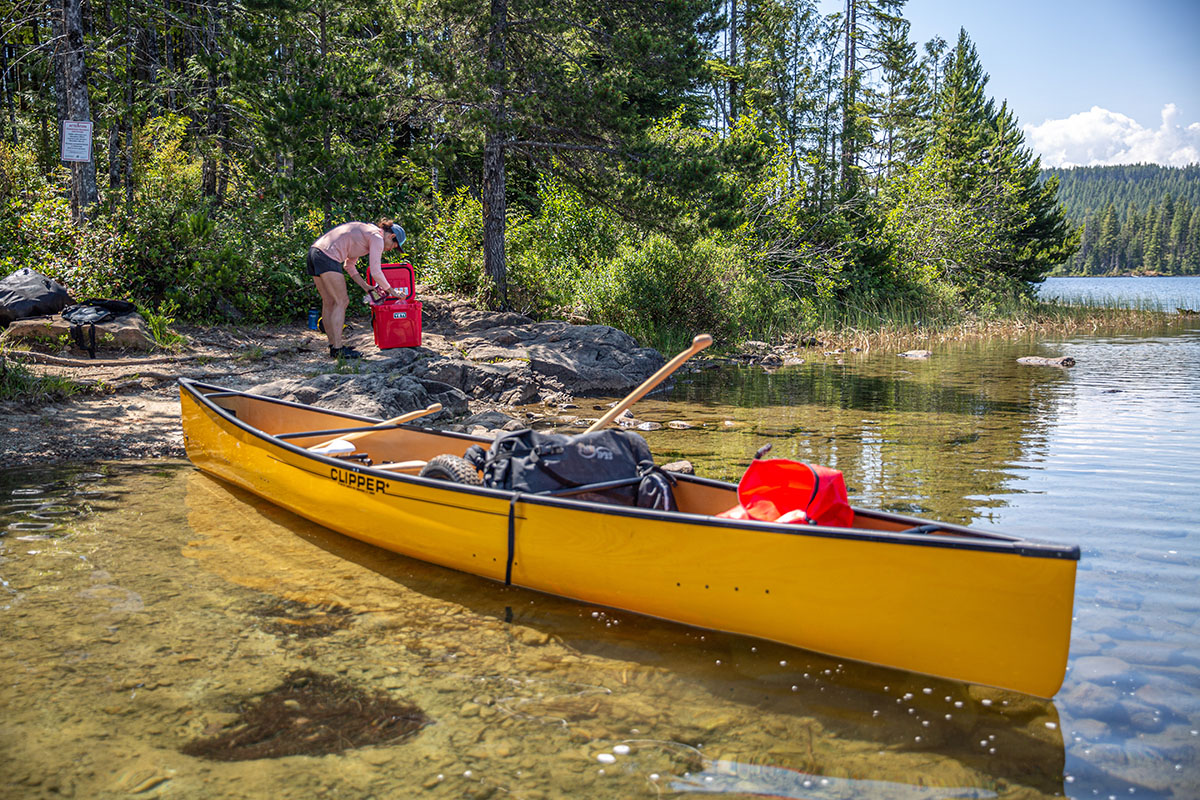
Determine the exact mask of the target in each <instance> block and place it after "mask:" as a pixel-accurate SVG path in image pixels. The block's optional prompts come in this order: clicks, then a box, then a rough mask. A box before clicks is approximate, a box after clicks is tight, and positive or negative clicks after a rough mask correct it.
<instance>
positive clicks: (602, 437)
mask: <svg viewBox="0 0 1200 800" xmlns="http://www.w3.org/2000/svg"><path fill="white" fill-rule="evenodd" d="M465 457H466V459H467V460H468V461H470V462H472V463H473V464H475V466H476V467H477V468H478V469H480V470H482V471H483V485H484V486H487V487H490V488H493V489H509V490H513V491H518V492H527V493H530V494H541V493H561V492H562V490H569V489H575V488H579V487H587V486H592V485H594V484H605V483H612V482H617V481H626V483H625V484H624V485H618V486H613V487H610V488H599V487H598V488H597V489H596V490H595V491H584V492H579V493H574V492H571V493H570V496H571V497H575V498H578V499H581V500H594V501H598V502H602V503H619V504H621V505H627V506H633V505H646V506H650V507H655V508H669V509H671V510H674V505H675V503H674V498H673V497H671V496H670V495H671V492H670V485H671V481H670V478H669V477H667V476H665V475H664V473H662V471H661V470H659V469H658V467H656V466H655V465H654V458H653V456H651V454H650V447H649V445H647V444H646V440H645V439H643V438H642V437H641V436H640V435H638V434H636V433H634V432H633V431H621V430H604V431H594V432H592V433H582V434H579V435H576V436H564V435H563V434H559V433H541V432H538V431H533V430H520V431H512V432H510V433H502V434H500V435H499V436H497V437H496V440H495V441H494V442H493V443H492V446H491V449H489V450H487V451H485V450H484V449H483V448H482V447H480V446H479V445H474V446H472V447H471V448H469V449H468V450H467V452H466V454H465ZM648 480H650V481H652V484H653V485H652V486H651V485H647V486H646V487H645V489H643V488H642V485H643V484H646V482H647V481H648ZM640 497H644V498H645V500H643V501H641V502H639V498H640Z"/></svg>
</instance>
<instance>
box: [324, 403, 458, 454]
mask: <svg viewBox="0 0 1200 800" xmlns="http://www.w3.org/2000/svg"><path fill="white" fill-rule="evenodd" d="M441 410H442V404H441V403H434V404H433V405H431V406H428V407H427V408H418V409H417V410H416V411H409V412H408V413H407V414H401V415H400V416H398V417H392V418H391V419H386V420H384V421H383V422H380V423H377V424H375V425H373V426H372V427H374V428H383V427H386V426H388V425H399V424H400V423H401V422H411V421H412V420H414V419H417V418H418V417H423V416H425V415H426V414H436V413H437V412H439V411H441ZM368 433H374V431H359V432H357V433H348V434H346V435H345V436H338V437H336V438H334V439H330V440H329V441H328V442H321V443H320V444H318V445H313V446H312V447H310V448H309V449H310V450H313V449H316V448H318V447H326V446H328V445H330V444H332V443H333V442H336V441H338V440H339V439H340V440H341V441H343V442H353V441H354V440H355V439H361V438H362V437H364V436H366V435H367V434H368Z"/></svg>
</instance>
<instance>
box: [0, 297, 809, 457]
mask: <svg viewBox="0 0 1200 800" xmlns="http://www.w3.org/2000/svg"><path fill="white" fill-rule="evenodd" d="M419 296H420V297H421V298H422V302H423V306H424V307H423V337H422V346H421V347H415V348H398V349H391V350H379V349H377V348H376V347H375V346H374V343H373V337H372V333H371V330H370V327H369V326H370V322H369V320H368V319H366V318H363V317H357V318H355V319H354V320H353V322H352V327H351V329H350V330H349V331H348V342H349V343H350V344H352V345H354V346H355V347H357V348H358V349H360V350H361V351H363V352H364V354H365V355H366V357H365V358H364V359H363V360H362V361H358V362H347V363H339V362H337V361H334V360H332V359H330V357H329V355H328V348H327V343H326V339H325V336H324V335H323V334H320V333H318V332H316V331H310V330H308V329H307V328H306V327H304V326H303V324H302V323H295V324H293V325H286V326H275V327H257V328H237V327H214V328H181V329H180V332H181V333H183V334H184V335H185V336H186V344H185V345H184V346H183V347H182V348H180V349H179V350H178V351H177V352H173V353H170V354H165V355H164V354H147V353H146V352H144V351H140V350H137V349H135V348H130V347H125V348H124V349H117V347H116V346H115V344H114V340H112V339H109V340H108V342H109V343H108V345H107V346H105V345H102V346H101V349H100V350H99V351H98V352H97V357H96V358H95V359H90V358H88V356H87V353H86V352H85V351H81V350H78V349H76V348H73V347H71V346H70V345H69V344H68V343H67V342H66V341H65V337H58V339H57V341H54V340H50V341H42V342H40V343H34V342H31V341H29V340H23V339H21V338H19V337H15V336H13V333H14V331H12V330H10V331H9V332H8V333H6V335H5V337H4V338H5V340H6V347H7V348H8V350H7V358H8V359H9V360H11V361H17V362H20V363H22V364H23V365H24V366H25V367H26V368H27V369H28V370H30V371H31V372H34V373H37V374H41V375H57V376H61V377H64V378H67V379H69V380H71V381H73V382H75V383H77V384H79V385H81V386H83V387H85V390H84V391H82V392H80V393H78V394H75V395H73V396H71V397H69V398H67V399H65V400H62V401H59V402H55V403H51V404H45V403H43V404H36V403H29V402H19V401H10V402H8V403H6V404H4V405H3V406H2V407H0V414H3V424H0V468H13V467H20V466H23V465H27V464H35V463H55V462H66V461H84V462H86V461H102V460H111V459H131V458H152V457H161V456H168V457H182V456H183V455H184V453H183V443H182V437H181V434H180V430H179V398H178V391H177V389H176V387H175V381H176V380H177V379H178V378H180V377H188V378H193V379H196V380H201V381H209V382H212V383H218V384H221V385H223V386H227V387H229V388H234V389H244V390H247V391H255V392H259V393H262V394H267V395H269V396H273V397H279V398H283V399H288V400H294V401H297V402H302V403H309V404H315V405H320V406H323V407H327V408H333V409H340V410H345V411H351V412H354V413H358V414H364V415H369V416H375V417H379V418H381V419H386V418H389V417H393V416H396V415H398V414H401V413H403V412H405V411H409V410H412V409H415V408H422V407H425V406H427V405H429V404H431V403H435V402H436V403H441V404H442V406H443V410H442V411H441V412H440V413H439V414H437V415H433V416H430V417H427V418H425V419H424V420H422V423H423V424H430V425H436V426H438V427H446V428H455V429H458V430H472V429H476V430H477V429H478V428H479V427H482V428H483V429H486V430H494V429H498V428H502V427H504V426H506V425H507V426H508V427H510V428H511V427H514V426H517V425H521V424H525V423H526V420H525V419H524V418H522V419H521V420H518V421H515V422H514V419H515V418H516V417H521V416H522V415H521V413H520V412H519V410H518V409H519V408H520V407H528V406H530V405H535V404H541V405H542V406H543V407H544V408H546V410H547V413H557V412H560V411H563V410H567V409H571V408H573V407H574V406H575V402H574V401H575V399H576V398H577V397H609V398H612V397H620V396H623V395H625V394H627V393H629V392H630V391H631V390H633V389H634V388H635V387H637V386H638V385H639V384H641V383H642V381H644V380H645V379H646V378H647V377H649V376H650V375H652V374H653V373H654V372H655V371H656V370H657V369H658V368H659V367H661V366H662V365H663V363H664V361H665V359H664V357H663V355H662V354H661V353H659V352H658V351H657V350H654V349H651V348H645V347H641V346H639V344H638V343H637V341H636V340H634V339H633V337H631V336H629V335H628V334H626V333H623V332H622V331H619V330H616V329H615V328H611V327H607V326H604V325H573V324H571V323H568V322H562V321H548V322H534V321H533V320H531V319H529V318H528V317H524V316H521V315H519V314H513V313H493V312H486V311H481V310H479V309H477V308H475V307H474V306H472V305H471V304H469V303H466V302H463V301H460V300H455V299H452V298H448V297H439V296H436V295H431V294H428V293H422V294H420V295H419ZM48 327H49V323H46V324H43V325H40V326H37V325H31V326H27V328H28V329H29V330H34V329H35V328H48ZM99 327H100V328H101V330H100V336H99V337H98V338H99V340H100V341H101V342H104V341H105V336H104V333H105V331H104V330H103V327H104V326H99ZM126 341H127V339H125V338H122V342H126ZM787 350H788V348H775V347H769V346H767V345H766V344H764V343H760V342H752V343H749V347H748V352H747V353H745V354H743V355H741V356H738V357H736V358H737V360H738V361H739V362H741V363H746V362H757V363H761V364H763V365H764V366H766V367H768V368H771V367H775V366H783V365H785V364H787V363H799V361H800V359H799V358H797V357H794V356H793V355H790V354H788V353H787V352H786V351H787ZM781 351H785V352H781ZM576 413H577V412H576Z"/></svg>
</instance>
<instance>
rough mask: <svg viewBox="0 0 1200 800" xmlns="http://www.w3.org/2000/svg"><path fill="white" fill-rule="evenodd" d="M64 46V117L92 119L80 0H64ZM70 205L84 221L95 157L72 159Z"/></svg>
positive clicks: (93, 181)
mask: <svg viewBox="0 0 1200 800" xmlns="http://www.w3.org/2000/svg"><path fill="white" fill-rule="evenodd" d="M62 8H63V22H64V28H65V33H66V46H65V48H64V49H63V51H62V52H63V54H64V61H65V65H64V66H65V69H64V81H65V83H66V89H67V118H68V119H71V120H74V121H76V122H91V121H92V110H91V104H90V102H89V100H88V84H87V70H86V67H85V65H84V63H83V55H84V51H83V0H63V4H62ZM71 195H72V197H71V206H72V211H73V212H74V216H75V222H76V223H77V224H83V223H84V222H85V221H86V220H87V213H88V209H89V208H91V206H92V205H93V204H95V202H96V160H95V158H94V157H93V158H92V159H91V160H89V161H86V162H79V161H74V162H71Z"/></svg>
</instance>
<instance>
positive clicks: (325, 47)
mask: <svg viewBox="0 0 1200 800" xmlns="http://www.w3.org/2000/svg"><path fill="white" fill-rule="evenodd" d="M318 13H319V14H320V20H321V61H320V63H321V69H322V70H324V68H325V66H324V65H325V58H326V57H327V56H328V54H329V41H328V38H327V37H328V28H327V23H328V19H329V17H328V14H327V13H326V11H325V4H324V3H322V4H321V8H320V10H319V11H318ZM330 126H331V123H330V122H329V118H328V116H326V117H325V126H324V130H323V131H322V134H321V136H322V138H321V143H322V144H323V145H324V147H325V154H326V155H328V154H329V151H330V150H331V149H332V145H333V141H332V139H333V137H332V134H331V132H330ZM321 198H322V203H321V208H322V210H323V211H324V213H325V230H329V229H330V228H332V227H333V200H332V198H330V196H329V183H328V179H326V181H325V182H324V183H322V185H321Z"/></svg>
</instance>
